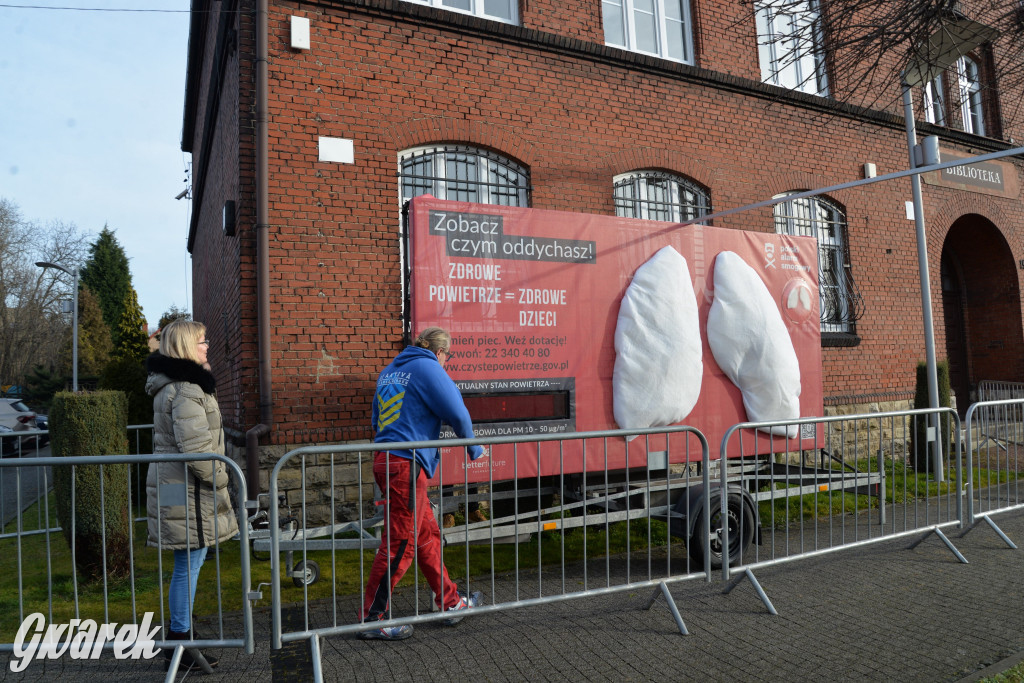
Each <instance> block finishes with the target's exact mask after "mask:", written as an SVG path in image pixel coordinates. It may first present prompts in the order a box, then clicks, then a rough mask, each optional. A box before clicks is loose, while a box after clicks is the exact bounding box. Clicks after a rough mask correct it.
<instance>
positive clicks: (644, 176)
mask: <svg viewBox="0 0 1024 683" xmlns="http://www.w3.org/2000/svg"><path fill="white" fill-rule="evenodd" d="M614 182H615V189H614V198H615V215H616V216H621V217H622V218H646V219H648V220H652V221H668V222H672V223H679V222H682V221H688V220H692V219H694V218H699V217H701V216H704V215H706V214H708V213H710V212H711V197H710V195H709V194H708V192H707V190H705V189H704V188H702V187H701V186H700V185H698V184H697V183H694V182H693V181H690V180H687V179H686V178H683V177H681V176H676V175H673V174H671V173H665V172H663V171H634V172H631V173H625V174H623V175H620V176H617V177H616V178H615V180H614Z"/></svg>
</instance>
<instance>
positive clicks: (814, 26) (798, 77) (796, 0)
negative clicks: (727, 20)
mask: <svg viewBox="0 0 1024 683" xmlns="http://www.w3.org/2000/svg"><path fill="white" fill-rule="evenodd" d="M755 23H756V26H757V51H758V59H759V61H760V63H761V80H763V81H764V82H765V83H771V84H772V85H777V86H779V87H782V88H789V89H790V90H798V91H800V92H805V93H809V94H811V95H820V96H822V97H825V96H827V95H828V76H827V74H826V73H825V51H824V49H823V47H822V37H821V13H820V11H819V9H818V3H817V2H816V0H776V1H775V2H772V1H771V0H769V1H768V2H760V3H758V7H757V12H756V14H755Z"/></svg>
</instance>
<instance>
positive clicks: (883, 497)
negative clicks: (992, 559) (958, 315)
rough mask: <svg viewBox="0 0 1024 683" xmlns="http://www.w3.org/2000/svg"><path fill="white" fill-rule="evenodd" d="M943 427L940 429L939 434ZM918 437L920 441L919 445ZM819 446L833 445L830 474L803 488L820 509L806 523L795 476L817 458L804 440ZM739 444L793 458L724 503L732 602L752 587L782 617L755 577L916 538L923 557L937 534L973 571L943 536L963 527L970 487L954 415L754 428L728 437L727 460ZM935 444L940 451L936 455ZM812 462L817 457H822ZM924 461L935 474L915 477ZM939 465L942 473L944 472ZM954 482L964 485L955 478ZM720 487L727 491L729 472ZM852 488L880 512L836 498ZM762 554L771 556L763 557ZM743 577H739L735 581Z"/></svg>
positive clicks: (734, 484)
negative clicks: (795, 504)
mask: <svg viewBox="0 0 1024 683" xmlns="http://www.w3.org/2000/svg"><path fill="white" fill-rule="evenodd" d="M937 425H941V426H939V427H938V428H936V427H937ZM780 433H781V434H782V435H780ZM791 434H792V436H791ZM797 434H799V437H800V438H799V439H798V438H796V435H797ZM913 434H920V436H919V437H917V438H916V439H914V438H912V435H913ZM942 434H944V435H945V436H941V435H942ZM811 437H813V438H814V439H815V442H817V443H822V444H824V447H823V449H822V450H821V451H820V455H822V456H824V458H827V460H828V463H827V464H828V465H829V467H828V468H823V470H818V474H816V475H815V476H814V478H813V480H810V479H808V480H806V483H804V482H801V481H798V482H797V483H796V484H795V486H797V487H798V491H800V492H802V493H804V494H806V495H805V497H804V499H803V500H804V502H809V503H810V504H811V506H812V509H813V512H812V513H811V514H810V515H809V517H810V519H807V518H806V517H808V515H805V514H804V513H803V512H802V511H800V512H798V513H797V514H794V513H793V512H792V511H791V509H790V508H789V507H788V506H789V505H790V503H789V501H790V499H791V498H792V494H793V487H794V483H793V474H794V472H793V471H792V469H793V468H797V470H798V471H797V472H796V474H797V475H799V469H800V468H801V467H802V461H801V458H803V459H805V458H806V456H807V454H808V453H807V452H801V451H800V443H801V441H800V439H808V438H811ZM733 440H738V441H739V444H740V448H741V451H742V452H758V453H761V452H772V453H779V452H782V453H788V454H789V458H787V459H785V461H784V462H781V463H780V462H776V463H775V465H774V467H772V468H767V469H766V468H763V467H757V468H754V467H752V468H748V469H747V470H744V471H742V472H741V473H740V474H739V475H738V476H736V477H734V478H733V479H732V481H731V482H730V484H729V488H728V491H729V495H728V496H723V497H721V500H720V515H721V518H722V519H728V520H729V523H728V524H723V525H721V530H722V540H721V545H722V547H726V548H731V549H733V552H730V553H726V554H725V561H724V562H723V564H722V578H723V580H724V581H725V582H726V587H725V589H724V592H725V593H729V592H730V591H731V590H732V589H733V588H734V587H735V586H736V585H737V584H738V583H740V582H741V581H742V580H743V579H747V580H749V581H750V582H751V584H752V585H753V587H754V589H755V591H756V592H757V594H758V596H759V597H760V599H761V601H762V602H763V603H764V605H765V607H766V608H767V609H768V611H769V612H771V613H772V614H776V611H775V608H774V606H773V605H772V604H771V601H770V600H769V599H768V597H767V595H766V594H765V593H764V591H763V590H762V588H761V586H760V584H759V583H758V582H757V579H756V578H755V576H754V574H753V570H754V569H756V568H759V567H767V566H770V565H775V564H779V563H782V562H788V561H792V560H795V559H798V558H805V557H810V556H814V555H821V554H824V553H829V552H834V551H837V550H843V549H847V548H853V547H857V546H862V545H866V544H869V543H875V542H878V541H883V540H891V539H894V538H899V537H902V536H909V535H919V536H920V538H918V539H917V540H916V541H915V542H914V543H913V544H912V545H911V546H910V548H914V547H916V546H917V545H918V544H919V543H921V542H922V541H923V540H924V539H925V538H927V537H928V536H930V535H931V534H935V535H937V536H938V537H939V538H940V539H941V540H942V541H943V543H945V545H946V546H947V547H948V548H949V550H950V551H951V552H952V553H953V554H954V555H956V557H957V559H959V560H960V561H961V562H964V563H966V562H967V560H966V559H964V557H963V555H962V554H960V552H959V551H958V550H957V549H956V548H955V547H954V545H953V544H952V542H950V540H949V538H948V537H947V536H946V535H945V534H944V533H943V532H942V528H943V527H946V526H951V525H960V526H961V527H962V526H963V522H962V520H963V502H962V497H961V493H960V492H961V491H962V490H963V488H964V484H965V480H964V473H963V467H962V463H961V441H960V424H959V418H958V416H957V414H956V412H955V411H954V410H952V409H950V408H941V409H937V410H929V409H924V410H908V411H895V412H879V413H869V414H861V415H845V416H833V417H815V418H804V419H799V420H792V421H785V422H747V423H742V424H738V425H735V426H733V427H731V428H730V429H729V431H727V432H726V434H725V436H724V437H723V438H722V446H721V453H722V454H724V453H726V452H727V451H728V449H729V448H730V442H731V441H733ZM912 443H916V444H917V448H918V449H919V452H918V453H914V452H913V451H912V450H911V444H912ZM950 443H952V444H953V445H952V448H951V449H950V448H948V444H950ZM923 444H929V446H923ZM935 445H938V446H939V448H938V449H937V451H938V452H937V454H936V448H935ZM947 450H948V451H949V455H950V456H951V457H950V458H949V460H948V461H945V460H944V459H943V454H944V453H945V452H946V451H947ZM813 453H814V454H815V455H816V456H817V455H818V454H819V451H814V452H813ZM936 455H937V456H938V457H936ZM915 458H916V459H917V460H916V462H917V465H918V467H919V468H920V469H925V470H926V473H921V472H917V471H915V470H914V468H913V465H914V463H915ZM792 460H796V462H795V463H794V462H792ZM936 461H937V462H939V463H943V464H942V465H941V466H939V467H936V466H935V463H936ZM924 463H927V467H925V465H924ZM824 464H825V463H823V465H824ZM951 469H952V472H950V471H949V470H951ZM822 471H823V472H824V478H822ZM951 473H952V474H955V477H952V478H951V477H949V476H948V475H949V474H951ZM721 486H722V488H723V489H724V488H726V480H725V474H724V472H723V476H722V481H721ZM851 486H852V487H853V488H854V489H855V490H857V489H859V490H860V493H868V494H870V495H871V496H872V497H874V498H876V499H877V505H875V504H873V503H872V498H870V497H869V498H865V499H859V498H858V497H856V496H854V497H851V496H850V495H849V494H845V493H842V492H839V493H838V494H837V493H836V490H837V489H842V488H849V487H851ZM755 504H756V508H754V507H753V506H754V505H755ZM862 508H864V512H862ZM755 509H756V513H757V516H755V512H754V510H755ZM868 512H872V513H875V514H876V515H877V517H876V516H875V514H871V515H869V514H867V513H868ZM758 522H760V524H759V525H758ZM758 530H760V533H761V536H762V538H761V544H760V545H758V546H755V547H754V548H753V550H752V551H744V550H743V548H744V544H742V543H739V544H737V543H735V538H736V537H737V536H739V537H740V538H742V537H744V536H745V535H750V534H754V533H756V532H757V531H758ZM761 545H764V546H766V548H765V549H764V550H762V549H761ZM734 573H738V576H736V577H734V576H733V574H734Z"/></svg>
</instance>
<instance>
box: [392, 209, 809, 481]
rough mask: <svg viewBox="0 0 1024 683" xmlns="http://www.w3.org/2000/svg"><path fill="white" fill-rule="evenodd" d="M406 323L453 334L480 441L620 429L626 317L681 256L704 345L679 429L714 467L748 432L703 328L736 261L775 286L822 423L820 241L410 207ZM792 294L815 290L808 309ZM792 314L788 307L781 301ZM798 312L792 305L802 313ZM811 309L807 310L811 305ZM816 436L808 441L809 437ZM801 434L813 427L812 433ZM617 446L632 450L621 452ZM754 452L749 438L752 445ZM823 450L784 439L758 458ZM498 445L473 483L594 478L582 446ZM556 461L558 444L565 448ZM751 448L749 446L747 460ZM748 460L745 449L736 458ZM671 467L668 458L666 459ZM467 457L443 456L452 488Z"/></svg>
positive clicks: (638, 457) (616, 463)
mask: <svg viewBox="0 0 1024 683" xmlns="http://www.w3.org/2000/svg"><path fill="white" fill-rule="evenodd" d="M410 219H411V220H410V222H411V226H410V242H411V244H410V259H411V266H412V268H411V281H410V282H409V283H408V286H409V287H410V300H411V310H410V314H411V322H412V329H413V333H414V335H415V334H416V333H417V332H419V331H420V330H422V329H423V328H425V327H428V326H431V325H437V326H440V327H443V328H446V329H448V330H449V331H450V332H451V334H452V357H451V360H449V362H448V365H447V369H448V372H449V374H450V375H451V377H452V379H453V380H455V382H456V384H457V385H458V386H459V388H460V390H461V391H462V393H463V396H464V398H465V400H466V405H467V407H468V408H469V410H470V414H471V416H472V417H473V421H474V425H475V428H476V433H477V435H478V436H506V435H528V434H538V433H553V432H572V431H591V430H605V429H617V428H618V425H616V423H615V418H614V415H613V394H612V373H613V368H614V366H615V359H616V351H615V341H614V340H615V330H616V324H617V318H618V312H619V306H620V303H621V301H622V298H623V295H624V293H625V292H626V289H627V288H628V287H629V285H630V282H631V280H632V278H633V275H634V273H635V272H636V270H637V268H639V267H640V266H642V265H643V264H645V263H646V262H647V261H648V260H649V259H651V257H652V256H654V255H655V254H656V253H657V252H658V251H659V250H660V249H661V248H663V247H665V246H671V247H673V248H674V249H675V250H676V251H678V252H679V254H681V255H682V256H683V257H684V258H685V259H686V263H687V265H688V268H689V273H690V276H691V278H692V281H693V289H694V291H695V293H696V299H697V307H698V316H699V321H700V335H701V340H702V344H703V355H702V360H703V377H702V380H701V386H700V393H699V398H698V400H697V403H696V405H695V407H694V408H693V409H692V411H691V412H690V414H689V415H688V416H687V417H686V418H685V419H684V420H683V422H682V424H688V425H692V426H694V427H696V428H698V429H700V431H701V432H703V433H704V435H705V436H706V437H707V438H708V442H709V444H710V449H711V455H712V458H714V457H717V454H718V449H719V446H720V441H721V438H722V436H723V435H724V433H725V431H726V430H727V429H728V428H729V427H731V426H732V425H734V424H737V423H740V422H746V421H748V419H749V418H748V416H747V414H746V411H745V409H744V405H743V401H742V397H741V393H740V390H739V388H737V386H736V385H735V384H734V383H733V382H732V381H731V380H730V379H729V378H728V377H727V376H726V375H725V373H724V372H723V371H722V370H721V368H719V366H718V365H717V364H716V362H715V357H714V355H713V354H712V352H711V349H710V348H709V346H708V341H707V334H706V324H707V318H708V312H709V310H710V308H711V304H712V302H713V300H714V265H715V258H716V256H717V255H718V254H719V253H720V252H723V251H731V252H735V253H736V254H738V255H739V256H740V257H741V258H742V259H743V261H744V262H745V263H746V264H747V265H748V266H750V267H751V268H753V270H754V271H755V272H756V273H757V275H758V276H759V277H760V278H761V280H762V281H763V282H764V284H765V286H766V288H767V290H768V292H769V293H770V294H771V297H772V299H773V300H774V301H775V303H776V304H777V305H778V308H779V311H778V314H779V315H780V316H781V318H782V321H783V322H784V324H785V327H786V330H788V332H789V335H790V338H791V340H792V344H793V348H794V350H795V351H796V356H797V359H798V361H799V372H800V396H799V407H800V415H801V416H805V417H810V416H820V415H821V414H822V389H821V341H820V326H819V300H818V261H817V254H818V250H817V244H816V242H815V240H814V239H813V238H805V237H789V236H785V235H777V234H774V233H765V232H753V231H743V230H725V229H721V228H712V227H706V226H699V225H691V226H685V227H680V226H678V225H675V224H669V223H664V222H656V221H645V220H636V219H627V218H617V217H612V216H599V215H591V214H577V213H566V212H557V211H544V210H538V209H523V208H513V207H502V206H494V205H481V204H468V203H461V202H449V201H441V200H437V199H434V198H432V197H429V196H425V197H419V198H417V199H414V200H413V201H412V204H411V208H410ZM795 288H799V289H804V288H806V289H807V291H808V294H809V296H807V295H804V294H803V292H800V294H801V296H800V297H796V296H794V295H793V294H792V293H793V291H794V289H795ZM787 301H788V302H789V305H787V304H786V302H787ZM793 301H796V302H797V305H796V306H794V305H792V304H793ZM801 302H802V303H801ZM812 431H813V430H812ZM805 432H806V430H805ZM617 441H620V442H621V440H617ZM751 441H752V440H751ZM770 442H771V443H773V444H774V445H772V446H769V448H770V449H774V450H779V449H783V450H796V449H798V448H796V447H802V448H814V447H816V446H819V445H820V444H816V443H815V441H814V439H813V438H805V439H804V440H803V441H802V442H801V441H798V440H789V441H787V440H786V439H785V438H780V437H776V438H775V439H773V440H769V439H768V437H766V436H765V437H764V438H762V439H759V445H758V446H757V448H758V449H759V450H761V452H765V451H764V450H763V448H764V446H766V445H767V444H768V443H770ZM651 443H652V442H650V441H649V440H647V439H644V438H638V439H635V440H633V441H632V442H631V444H630V446H629V452H628V466H629V467H634V466H636V467H639V466H643V465H645V464H646V462H647V460H646V458H647V450H648V449H650V450H651V451H652V466H653V451H655V450H663V449H664V448H665V440H664V438H662V439H661V443H660V445H657V446H655V445H651ZM548 448H552V446H545V447H542V448H541V450H540V452H539V454H538V451H537V449H536V447H529V446H522V445H520V446H518V447H516V449H515V453H514V454H513V448H512V446H511V445H509V446H498V447H496V448H494V449H493V451H492V454H491V456H490V459H491V461H492V463H488V459H487V458H484V459H481V460H478V461H477V462H475V463H472V464H471V465H469V468H470V473H469V480H470V481H484V480H487V479H488V478H489V477H490V476H491V474H490V472H489V469H490V466H491V464H493V477H494V479H495V480H499V479H509V478H523V477H528V476H534V475H536V474H537V473H538V471H539V472H540V473H541V474H556V473H558V472H559V471H560V470H562V469H563V468H564V471H565V472H580V471H583V469H586V470H599V469H603V468H604V467H605V466H606V463H605V460H604V448H603V447H602V449H601V451H600V452H601V458H600V460H598V459H597V458H594V457H592V458H591V460H589V461H588V462H586V464H585V465H584V461H583V459H584V454H583V453H582V450H583V449H581V448H578V447H568V444H567V446H566V448H564V449H561V450H553V451H552V452H551V453H550V454H549V453H548V451H547V449H548ZM555 448H557V447H555ZM609 448H610V449H611V454H610V455H609V458H610V461H609V463H607V465H608V467H610V468H612V469H616V468H621V467H624V466H626V465H627V460H626V457H627V454H626V448H625V446H624V445H623V444H621V443H619V444H618V445H615V446H614V447H613V446H609ZM751 448H753V446H751V447H745V450H747V451H748V452H749V451H750V449H751ZM734 454H739V451H738V449H737V450H735V451H730V455H734ZM659 457H661V458H664V456H663V455H662V456H659ZM668 458H669V459H670V460H671V461H672V462H683V461H687V460H689V461H692V460H699V459H700V452H699V449H695V448H694V447H693V444H692V443H691V448H689V449H688V450H687V449H672V448H670V449H669V455H668ZM466 466H467V463H466V461H465V458H464V457H459V454H456V453H446V454H445V457H444V458H443V459H442V470H441V472H442V476H443V478H444V480H445V481H447V482H452V483H455V482H459V481H463V478H464V476H465V475H464V473H463V469H464V467H466Z"/></svg>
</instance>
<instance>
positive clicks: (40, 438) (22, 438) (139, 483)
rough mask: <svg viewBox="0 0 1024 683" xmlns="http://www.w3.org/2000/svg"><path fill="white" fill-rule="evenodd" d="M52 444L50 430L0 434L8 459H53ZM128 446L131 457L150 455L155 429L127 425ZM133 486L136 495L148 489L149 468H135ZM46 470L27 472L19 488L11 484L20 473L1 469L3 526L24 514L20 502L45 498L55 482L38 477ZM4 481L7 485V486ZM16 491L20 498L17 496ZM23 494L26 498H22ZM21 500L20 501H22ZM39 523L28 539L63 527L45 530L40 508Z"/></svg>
mask: <svg viewBox="0 0 1024 683" xmlns="http://www.w3.org/2000/svg"><path fill="white" fill-rule="evenodd" d="M49 444H50V432H49V430H45V429H44V430H25V431H19V432H0V452H2V454H3V457H5V458H29V457H33V458H45V457H49V456H50V451H49V448H48V446H49ZM128 444H129V447H130V448H131V453H132V454H138V453H147V452H149V451H151V450H152V449H153V425H152V424H143V425H128ZM131 469H132V472H133V475H132V486H133V487H134V489H133V490H135V491H144V490H145V488H146V467H144V466H141V467H140V466H132V467H131ZM43 471H44V470H43V469H42V468H32V469H28V470H27V472H29V474H27V475H25V476H22V477H21V478H20V479H19V480H18V482H17V485H15V483H14V482H12V481H11V479H12V478H13V477H15V476H19V475H18V472H17V470H11V469H10V468H8V469H7V470H5V469H0V521H2V522H3V524H7V522H9V521H10V520H11V519H13V518H14V516H15V510H16V509H17V510H24V508H25V505H23V504H22V502H21V498H24V501H25V502H26V504H27V505H31V504H32V503H34V502H35V501H36V500H39V499H40V498H42V496H43V494H44V492H46V491H47V490H48V489H47V488H45V487H48V486H52V481H49V480H46V481H44V479H43V478H42V477H41V476H39V475H40V473H41V472H43ZM5 478H6V479H7V483H6V484H5ZM15 490H17V491H18V492H19V494H18V495H16V494H15V493H14V491H15ZM21 494H23V495H21ZM19 496H20V497H19ZM136 511H137V512H140V516H137V517H136V518H135V521H136V522H143V521H145V520H146V515H145V512H146V511H145V510H136ZM35 513H36V520H35V521H34V522H33V524H32V526H33V529H32V531H29V532H26V534H27V535H36V534H42V533H46V532H49V533H59V532H60V526H59V525H57V523H56V520H51V522H53V526H49V527H47V526H44V525H43V524H42V513H43V510H42V508H40V507H38V506H37V507H36V508H35Z"/></svg>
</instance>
